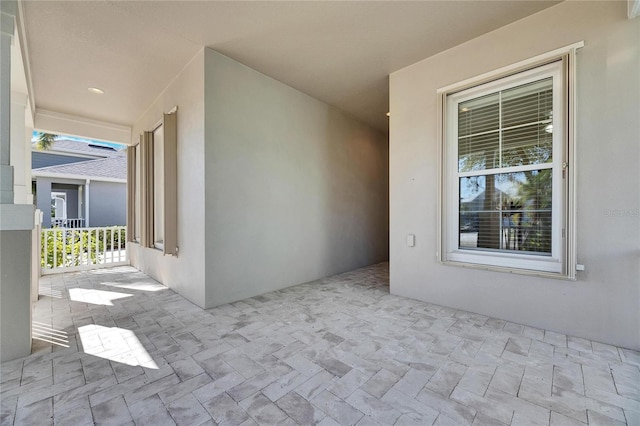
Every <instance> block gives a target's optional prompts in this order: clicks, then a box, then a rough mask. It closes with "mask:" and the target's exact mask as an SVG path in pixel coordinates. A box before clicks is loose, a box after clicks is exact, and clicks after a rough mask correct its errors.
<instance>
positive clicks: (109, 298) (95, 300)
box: [69, 288, 133, 306]
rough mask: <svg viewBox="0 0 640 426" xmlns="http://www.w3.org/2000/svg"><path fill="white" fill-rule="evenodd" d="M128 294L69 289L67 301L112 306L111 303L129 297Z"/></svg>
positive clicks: (88, 289)
mask: <svg viewBox="0 0 640 426" xmlns="http://www.w3.org/2000/svg"><path fill="white" fill-rule="evenodd" d="M131 296H133V295H132V294H129V293H118V292H115V291H104V290H95V289H93V288H70V289H69V299H70V300H73V301H74V302H84V303H92V304H94V305H105V306H113V303H112V302H113V301H114V300H117V299H123V298H125V297H131Z"/></svg>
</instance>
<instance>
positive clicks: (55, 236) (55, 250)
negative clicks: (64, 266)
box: [52, 228, 58, 268]
mask: <svg viewBox="0 0 640 426" xmlns="http://www.w3.org/2000/svg"><path fill="white" fill-rule="evenodd" d="M52 232H53V267H54V268H57V267H58V230H57V228H55V229H54V230H53V231H52Z"/></svg>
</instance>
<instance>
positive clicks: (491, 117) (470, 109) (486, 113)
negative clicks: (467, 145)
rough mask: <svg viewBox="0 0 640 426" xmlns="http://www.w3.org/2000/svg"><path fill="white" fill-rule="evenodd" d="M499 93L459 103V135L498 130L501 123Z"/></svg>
mask: <svg viewBox="0 0 640 426" xmlns="http://www.w3.org/2000/svg"><path fill="white" fill-rule="evenodd" d="M498 101H499V97H498V94H497V93H493V94H491V95H487V96H482V97H480V98H475V99H471V100H468V101H465V102H461V103H460V104H458V137H461V136H469V135H475V134H477V133H483V132H488V131H491V130H497V129H498V127H499V125H500V108H499V106H498Z"/></svg>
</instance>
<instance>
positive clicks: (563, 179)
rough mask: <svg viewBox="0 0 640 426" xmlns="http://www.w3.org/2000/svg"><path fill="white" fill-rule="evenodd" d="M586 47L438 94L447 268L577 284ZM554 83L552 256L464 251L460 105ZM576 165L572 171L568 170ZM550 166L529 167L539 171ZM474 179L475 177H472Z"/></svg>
mask: <svg viewBox="0 0 640 426" xmlns="http://www.w3.org/2000/svg"><path fill="white" fill-rule="evenodd" d="M582 45H583V43H576V44H574V45H571V46H567V47H566V48H562V49H558V50H556V51H554V52H549V53H548V54H545V55H540V56H539V57H536V58H532V59H531V60H528V61H525V62H522V63H519V64H514V65H512V66H509V67H505V68H503V69H501V70H497V71H495V72H493V73H488V74H484V75H482V76H479V77H477V78H474V79H470V80H466V81H464V82H461V83H458V84H456V85H453V86H448V87H446V88H442V89H440V90H438V93H439V94H440V96H441V98H440V109H439V111H440V114H441V117H440V118H441V123H442V125H441V127H440V138H441V142H442V144H441V155H440V158H441V160H440V161H441V162H440V184H439V191H440V197H439V199H440V200H439V201H440V208H439V218H438V219H439V220H438V226H439V232H438V236H439V244H438V245H439V249H438V257H439V259H440V261H441V262H443V263H445V264H451V265H457V266H467V267H474V268H481V269H490V270H497V271H507V272H513V273H521V274H529V275H542V276H546V277H552V278H567V279H575V276H576V263H577V262H576V256H575V229H574V227H575V211H574V205H575V189H574V186H575V167H573V165H574V162H573V158H574V157H575V144H574V139H575V129H574V105H575V90H574V84H575V65H574V64H575V51H576V49H577V48H579V47H582ZM548 77H551V78H553V126H554V129H553V162H552V163H551V168H552V170H553V172H552V182H553V184H552V185H553V189H552V191H553V196H552V233H551V235H552V247H551V255H550V256H541V255H537V254H522V253H518V252H515V251H514V252H506V251H495V250H489V249H487V250H482V249H473V250H467V249H464V248H460V247H459V229H460V226H459V178H460V177H463V176H465V175H466V174H468V173H459V172H458V141H457V139H458V138H457V131H458V129H457V112H458V108H457V105H458V104H459V103H460V102H463V101H466V100H470V99H475V98H479V97H481V96H484V95H487V94H490V93H495V92H498V91H501V90H506V89H508V88H510V87H514V86H520V85H523V84H527V83H529V82H533V81H538V80H542V79H545V78H548ZM541 166H542V167H541ZM569 166H571V167H569ZM545 167H547V168H548V166H545V165H532V166H525V168H529V169H536V170H537V169H540V168H545ZM519 169H522V168H521V167H514V168H506V167H505V168H501V169H492V170H486V171H483V174H495V173H509V172H514V171H518V170H519ZM471 174H473V175H475V173H471Z"/></svg>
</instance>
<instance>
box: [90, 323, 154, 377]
mask: <svg viewBox="0 0 640 426" xmlns="http://www.w3.org/2000/svg"><path fill="white" fill-rule="evenodd" d="M78 334H79V335H80V341H81V342H82V348H83V350H84V352H85V353H87V354H89V355H94V356H97V357H100V358H104V359H108V360H110V361H114V362H119V363H122V364H127V365H131V366H138V365H139V366H141V367H145V368H151V369H154V370H157V369H158V365H157V364H156V363H155V361H154V360H153V358H151V355H149V352H147V350H146V349H145V348H144V346H142V343H140V340H139V339H138V337H137V336H136V334H135V333H134V332H133V331H131V330H127V329H124V328H119V327H104V326H101V325H95V324H89V325H85V326H82V327H79V328H78Z"/></svg>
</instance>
